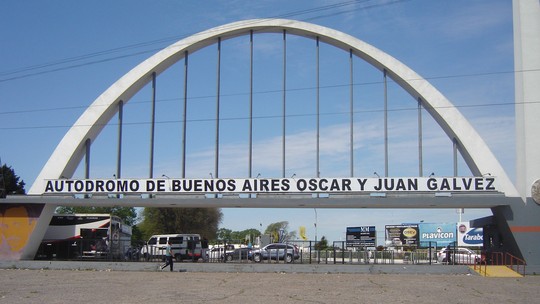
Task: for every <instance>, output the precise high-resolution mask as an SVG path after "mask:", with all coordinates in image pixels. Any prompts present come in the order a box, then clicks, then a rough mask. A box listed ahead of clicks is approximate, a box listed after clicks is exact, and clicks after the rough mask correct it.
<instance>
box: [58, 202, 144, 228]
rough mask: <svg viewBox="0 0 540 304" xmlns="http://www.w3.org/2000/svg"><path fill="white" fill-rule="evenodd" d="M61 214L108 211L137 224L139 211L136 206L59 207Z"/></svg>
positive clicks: (126, 221) (124, 220)
mask: <svg viewBox="0 0 540 304" xmlns="http://www.w3.org/2000/svg"><path fill="white" fill-rule="evenodd" d="M55 212H56V213H60V214H74V213H107V214H112V215H115V216H118V217H119V218H120V219H122V221H123V222H124V223H125V224H126V225H129V226H133V225H135V222H136V221H137V211H136V210H135V208H134V207H84V206H80V207H64V206H61V207H58V208H56V210H55Z"/></svg>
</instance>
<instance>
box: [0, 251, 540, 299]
mask: <svg viewBox="0 0 540 304" xmlns="http://www.w3.org/2000/svg"><path fill="white" fill-rule="evenodd" d="M46 263H49V262H44V263H41V262H39V263H38V262H36V261H27V262H24V261H23V262H0V303H78V304H80V303H104V302H112V303H213V302H219V303H223V302H230V303H475V304H478V303H490V304H491V303H540V288H539V286H540V276H526V277H524V278H518V279H515V278H514V279H504V278H484V277H481V276H478V275H475V274H472V273H469V272H468V271H467V270H466V269H468V268H467V267H462V266H458V267H454V266H428V267H430V268H428V269H429V271H426V268H425V267H420V266H417V265H410V266H403V265H401V266H399V267H398V266H396V265H379V266H373V265H371V266H364V265H359V267H358V268H357V269H356V270H357V271H355V272H352V271H350V270H351V269H352V268H351V267H343V268H340V267H338V266H344V265H313V266H310V267H304V266H306V265H283V264H281V265H276V264H267V265H261V264H257V265H253V264H251V265H238V264H236V265H234V264H227V265H225V264H205V263H194V264H191V263H182V264H180V263H179V264H175V266H177V270H182V272H179V271H175V272H169V271H163V272H161V271H158V270H157V263H80V262H51V263H50V264H49V266H48V267H42V266H46ZM32 265H33V266H32ZM21 266H32V267H21ZM252 266H254V267H252ZM345 266H347V265H345ZM349 266H350V265H349ZM362 266H363V267H362ZM400 268H401V270H402V271H401V272H399V269H400ZM345 269H348V270H345ZM201 270H202V271H201ZM235 270H236V271H235Z"/></svg>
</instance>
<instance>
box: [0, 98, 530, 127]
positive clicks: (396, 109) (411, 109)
mask: <svg viewBox="0 0 540 304" xmlns="http://www.w3.org/2000/svg"><path fill="white" fill-rule="evenodd" d="M523 104H540V101H527V102H519V103H514V102H507V103H487V104H471V105H461V106H445V107H430V109H438V110H441V109H449V108H475V107H488V106H489V107H492V106H514V105H523ZM388 111H389V112H406V111H418V107H417V106H416V105H415V106H412V107H404V108H393V109H388ZM382 112H384V109H366V110H356V111H354V112H353V114H355V115H357V114H365V113H382ZM347 114H349V112H348V111H337V112H321V113H320V115H321V116H337V115H347ZM315 115H316V114H315V113H304V114H287V115H286V116H285V117H286V118H295V117H313V116H315ZM281 117H282V116H281V115H262V116H254V117H253V119H254V120H262V119H274V118H281ZM248 119H249V117H222V118H221V119H220V121H238V120H248ZM209 121H215V118H199V119H188V120H186V122H190V123H193V122H209ZM182 122H183V120H180V119H179V120H156V121H155V123H156V124H171V123H182ZM149 124H151V122H149V121H140V122H124V124H123V125H124V126H130V125H149ZM107 125H110V126H115V125H117V123H114V122H112V123H107V124H103V126H107ZM89 126H91V125H49V126H47V125H45V126H26V127H0V130H34V129H66V128H71V127H89Z"/></svg>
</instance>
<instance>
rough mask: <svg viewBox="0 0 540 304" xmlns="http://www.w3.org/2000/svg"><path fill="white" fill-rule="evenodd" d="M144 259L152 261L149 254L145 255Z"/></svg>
mask: <svg viewBox="0 0 540 304" xmlns="http://www.w3.org/2000/svg"><path fill="white" fill-rule="evenodd" d="M143 259H144V260H145V261H147V262H148V261H149V260H150V255H148V253H145V254H143Z"/></svg>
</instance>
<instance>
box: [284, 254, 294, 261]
mask: <svg viewBox="0 0 540 304" xmlns="http://www.w3.org/2000/svg"><path fill="white" fill-rule="evenodd" d="M292 261H293V258H292V255H291V254H287V255H286V256H285V262H287V263H292Z"/></svg>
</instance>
